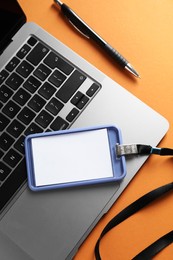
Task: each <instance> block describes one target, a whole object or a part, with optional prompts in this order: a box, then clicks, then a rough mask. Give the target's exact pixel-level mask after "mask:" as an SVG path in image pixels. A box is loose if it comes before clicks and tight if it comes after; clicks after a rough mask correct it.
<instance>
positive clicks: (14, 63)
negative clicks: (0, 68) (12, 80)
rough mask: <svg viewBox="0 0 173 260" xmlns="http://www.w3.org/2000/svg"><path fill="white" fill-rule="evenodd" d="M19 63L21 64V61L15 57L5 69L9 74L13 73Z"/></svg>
mask: <svg viewBox="0 0 173 260" xmlns="http://www.w3.org/2000/svg"><path fill="white" fill-rule="evenodd" d="M19 63H20V60H19V59H18V58H16V57H13V58H12V60H11V61H10V62H9V63H8V64H7V66H6V67H5V68H6V70H8V71H9V72H12V71H13V70H14V69H15V68H16V67H17V65H18V64H19Z"/></svg>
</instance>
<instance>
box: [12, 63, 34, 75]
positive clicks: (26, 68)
mask: <svg viewBox="0 0 173 260" xmlns="http://www.w3.org/2000/svg"><path fill="white" fill-rule="evenodd" d="M33 70H34V67H33V66H32V65H31V64H29V63H28V62H27V61H25V60H24V61H22V62H21V64H20V65H19V66H18V67H17V69H16V71H17V73H19V74H20V75H21V76H22V77H24V78H27V77H28V76H29V75H30V73H31V72H32V71H33Z"/></svg>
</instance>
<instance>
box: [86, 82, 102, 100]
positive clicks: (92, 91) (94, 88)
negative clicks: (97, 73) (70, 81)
mask: <svg viewBox="0 0 173 260" xmlns="http://www.w3.org/2000/svg"><path fill="white" fill-rule="evenodd" d="M99 88H100V86H99V85H98V84H96V83H93V84H92V86H91V87H90V88H89V89H88V90H87V92H86V94H87V95H88V96H89V97H92V96H93V95H94V94H95V93H96V91H97V90H98V89H99Z"/></svg>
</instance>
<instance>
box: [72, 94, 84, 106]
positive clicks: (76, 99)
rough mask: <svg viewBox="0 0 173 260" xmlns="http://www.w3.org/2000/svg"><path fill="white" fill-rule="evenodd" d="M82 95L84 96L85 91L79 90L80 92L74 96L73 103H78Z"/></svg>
mask: <svg viewBox="0 0 173 260" xmlns="http://www.w3.org/2000/svg"><path fill="white" fill-rule="evenodd" d="M82 96H83V93H82V92H80V91H78V92H77V93H76V94H75V95H74V97H73V98H72V100H71V103H72V104H73V105H76V104H77V103H78V102H79V100H80V99H81V98H82Z"/></svg>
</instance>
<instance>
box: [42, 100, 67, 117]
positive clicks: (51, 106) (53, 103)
mask: <svg viewBox="0 0 173 260" xmlns="http://www.w3.org/2000/svg"><path fill="white" fill-rule="evenodd" d="M63 107H64V105H63V103H61V102H60V101H59V100H58V99H56V98H54V97H53V98H52V99H51V100H50V102H49V103H48V104H47V106H46V109H47V110H48V111H49V112H51V113H52V114H53V115H55V116H56V115H57V114H58V113H59V111H60V110H61V109H62V108H63Z"/></svg>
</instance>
